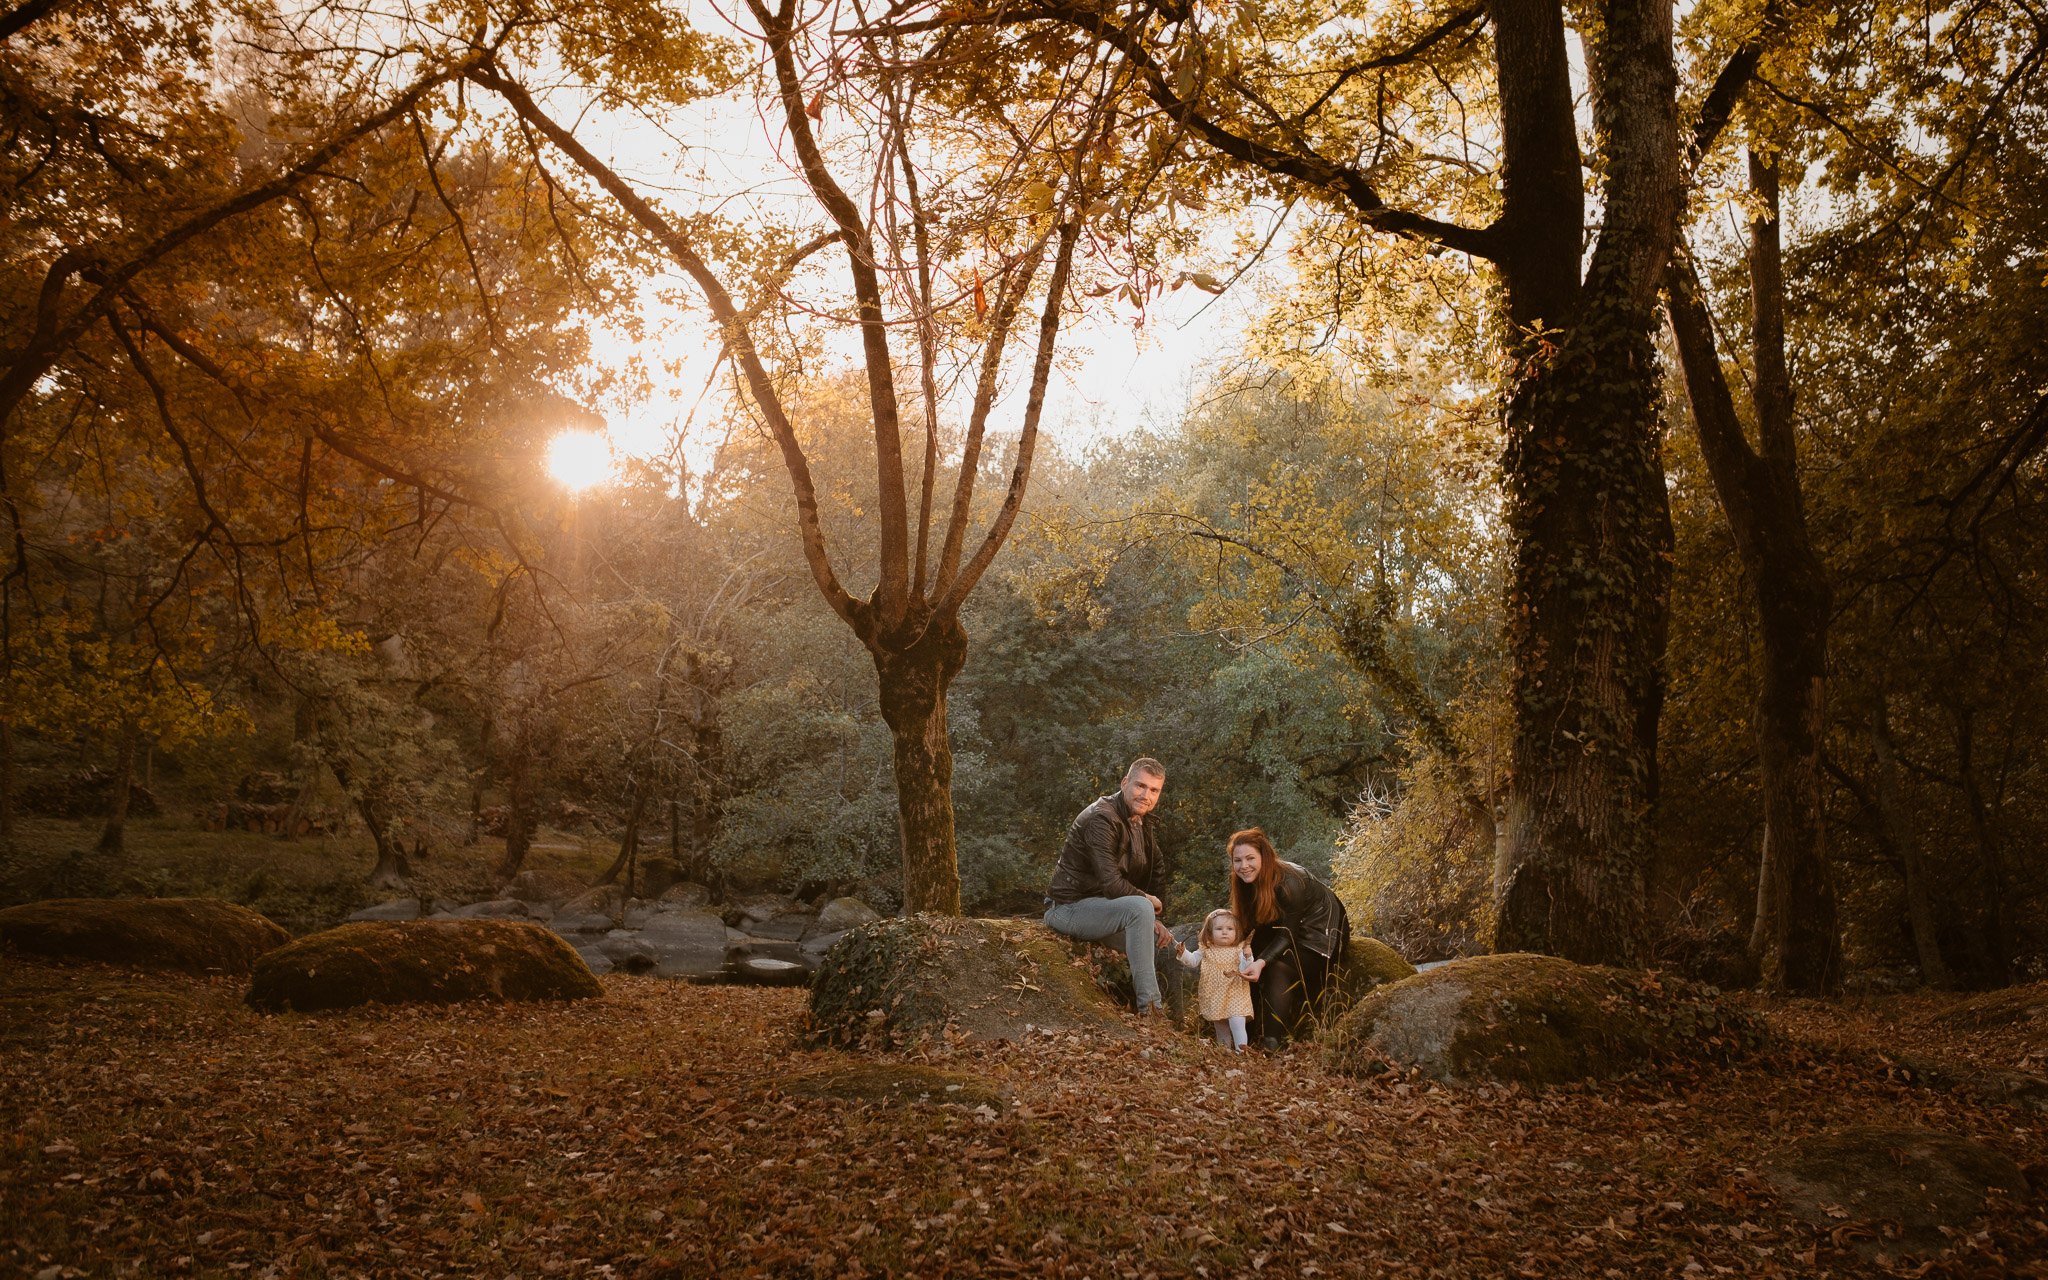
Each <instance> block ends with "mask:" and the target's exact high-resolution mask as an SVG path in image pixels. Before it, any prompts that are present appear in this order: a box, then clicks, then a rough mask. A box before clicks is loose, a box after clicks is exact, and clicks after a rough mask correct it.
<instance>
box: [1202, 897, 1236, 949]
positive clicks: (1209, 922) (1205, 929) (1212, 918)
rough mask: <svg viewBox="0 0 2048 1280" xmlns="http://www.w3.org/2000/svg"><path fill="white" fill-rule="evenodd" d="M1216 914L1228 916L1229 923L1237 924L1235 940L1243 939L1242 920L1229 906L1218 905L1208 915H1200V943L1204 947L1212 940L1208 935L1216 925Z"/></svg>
mask: <svg viewBox="0 0 2048 1280" xmlns="http://www.w3.org/2000/svg"><path fill="white" fill-rule="evenodd" d="M1217 916H1229V917H1230V923H1232V924H1234V925H1236V926H1237V935H1238V936H1237V940H1238V941H1239V942H1243V941H1244V921H1242V920H1240V919H1238V918H1237V912H1235V911H1232V910H1231V909H1230V908H1229V907H1218V908H1216V909H1215V910H1214V911H1211V912H1210V913H1209V914H1208V915H1206V916H1203V917H1202V937H1201V943H1202V945H1203V946H1205V947H1206V946H1208V945H1209V944H1210V942H1211V941H1213V939H1212V938H1211V937H1210V936H1209V935H1210V933H1211V931H1212V930H1214V929H1215V927H1216V917H1217Z"/></svg>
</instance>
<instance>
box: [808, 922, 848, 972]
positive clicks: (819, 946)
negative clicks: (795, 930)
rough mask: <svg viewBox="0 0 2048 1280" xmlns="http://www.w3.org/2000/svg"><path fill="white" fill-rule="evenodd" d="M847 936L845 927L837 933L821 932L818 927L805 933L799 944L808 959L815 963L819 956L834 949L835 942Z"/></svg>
mask: <svg viewBox="0 0 2048 1280" xmlns="http://www.w3.org/2000/svg"><path fill="white" fill-rule="evenodd" d="M845 936H846V930H844V929H841V930H840V931H839V932H837V933H821V932H819V931H818V930H816V929H812V930H811V931H810V932H809V933H807V934H805V935H804V938H803V941H802V942H801V943H800V944H799V950H801V951H802V952H803V953H804V957H805V958H806V959H808V960H810V961H811V962H812V964H813V965H815V964H816V963H817V960H818V959H819V958H822V957H823V956H824V954H825V953H826V952H827V951H830V950H831V949H832V944H833V943H836V942H838V941H839V940H840V939H841V938H843V937H845Z"/></svg>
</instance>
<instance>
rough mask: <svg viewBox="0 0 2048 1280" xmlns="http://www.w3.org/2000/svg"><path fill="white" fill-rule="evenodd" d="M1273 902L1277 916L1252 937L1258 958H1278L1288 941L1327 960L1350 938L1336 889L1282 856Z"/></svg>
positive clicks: (1348, 916)
mask: <svg viewBox="0 0 2048 1280" xmlns="http://www.w3.org/2000/svg"><path fill="white" fill-rule="evenodd" d="M1273 902H1274V905H1276V906H1277V907H1279V908H1280V918H1279V919H1278V920H1274V921H1269V922H1267V923H1266V924H1265V925H1262V926H1261V927H1260V928H1259V929H1258V930H1257V931H1256V932H1255V933H1254V935H1253V939H1252V951H1253V954H1255V955H1256V956H1257V957H1258V958H1259V959H1261V960H1274V959H1278V958H1279V956H1280V953H1281V952H1283V951H1285V950H1287V944H1288V943H1289V942H1290V941H1292V942H1295V943H1297V944H1299V945H1300V946H1302V947H1305V948H1306V949H1308V950H1310V951H1313V952H1315V953H1316V954H1317V955H1319V956H1321V957H1322V958H1323V959H1325V960H1329V959H1333V958H1335V957H1336V955H1337V954H1338V952H1339V951H1340V950H1341V949H1342V948H1343V946H1344V944H1345V943H1346V942H1347V941H1349V940H1350V938H1351V917H1350V915H1349V914H1347V913H1346V912H1345V910H1344V902H1343V900H1342V899H1340V898H1339V897H1338V896H1337V894H1336V891H1335V890H1333V889H1331V888H1330V886H1328V885H1326V884H1324V883H1323V882H1322V881H1320V880H1318V879H1316V878H1315V877H1314V876H1312V875H1310V874H1309V873H1308V872H1306V871H1304V870H1302V869H1301V868H1300V867H1298V866H1295V865H1294V864H1293V863H1291V862H1288V861H1287V860H1285V859H1284V858H1283V859H1282V860H1281V862H1280V883H1279V884H1277V885H1275V886H1274V887H1273ZM1261 935H1263V936H1261Z"/></svg>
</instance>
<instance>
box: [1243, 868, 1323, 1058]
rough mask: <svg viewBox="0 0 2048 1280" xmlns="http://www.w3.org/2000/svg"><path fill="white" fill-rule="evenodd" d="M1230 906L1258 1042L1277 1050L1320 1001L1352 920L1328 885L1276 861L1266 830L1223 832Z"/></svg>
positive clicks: (1299, 869)
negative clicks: (1248, 965) (1248, 952)
mask: <svg viewBox="0 0 2048 1280" xmlns="http://www.w3.org/2000/svg"><path fill="white" fill-rule="evenodd" d="M1229 848H1230V905H1231V909H1232V910H1233V911H1235V912H1236V914H1237V918H1238V919H1239V920H1240V921H1242V922H1243V923H1244V927H1245V928H1247V929H1249V930H1251V944H1252V955H1253V957H1254V962H1255V964H1256V965H1257V968H1258V973H1257V976H1256V977H1253V979H1252V1010H1253V1013H1254V1015H1255V1016H1256V1017H1257V1019H1258V1028H1259V1036H1260V1038H1261V1043H1263V1044H1264V1045H1265V1047H1266V1048H1267V1049H1278V1048H1279V1047H1280V1037H1281V1036H1282V1035H1292V1034H1294V1032H1295V1031H1296V1029H1297V1028H1298V1027H1299V1026H1300V1025H1301V1021H1302V1018H1303V1017H1304V1016H1305V1015H1306V1014H1308V1013H1310V1012H1311V1011H1312V1010H1313V1009H1314V1008H1315V1005H1316V1002H1317V1001H1318V1000H1320V999H1321V998H1322V994H1323V987H1324V985H1325V984H1326V983H1328V982H1329V980H1330V975H1331V973H1333V972H1334V971H1335V970H1336V968H1337V966H1338V965H1339V964H1341V963H1343V960H1344V950H1345V947H1346V946H1347V945H1348V944H1349V943H1350V941H1351V919H1350V917H1349V916H1347V915H1346V914H1345V912H1344V904H1343V903H1342V902H1341V901H1339V900H1338V898H1337V895H1336V894H1335V893H1333V892H1331V890H1330V887H1329V886H1328V885H1326V884H1324V883H1323V882H1322V881H1320V880H1318V879H1316V878H1315V877H1314V876H1312V875H1310V874H1309V873H1308V872H1306V871H1304V870H1302V869H1301V868H1300V867H1297V866H1295V865H1294V864H1293V863H1291V862H1283V861H1281V858H1280V855H1279V853H1278V852H1277V851H1275V850H1274V848H1273V842H1272V841H1271V840H1269V839H1267V838H1266V833H1265V832H1263V831H1261V830H1259V829H1258V828H1257V827H1253V828H1252V829H1251V830H1249V831H1240V832H1238V833H1237V834H1236V835H1233V836H1232V837H1230V845H1229Z"/></svg>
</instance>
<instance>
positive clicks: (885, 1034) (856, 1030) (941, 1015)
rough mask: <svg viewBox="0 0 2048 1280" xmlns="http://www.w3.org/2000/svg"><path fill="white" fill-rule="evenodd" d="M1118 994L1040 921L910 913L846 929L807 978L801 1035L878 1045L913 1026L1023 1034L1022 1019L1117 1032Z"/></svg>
mask: <svg viewBox="0 0 2048 1280" xmlns="http://www.w3.org/2000/svg"><path fill="white" fill-rule="evenodd" d="M1117 1015H1118V1005H1117V1001H1116V999H1115V998H1114V997H1113V996H1111V995H1110V994H1109V993H1108V992H1106V991H1104V990H1103V989H1102V988H1101V987H1100V986H1098V985H1097V983H1096V981H1095V979H1094V977H1093V975H1092V974H1091V971H1090V970H1089V968H1088V964H1087V960H1086V958H1085V957H1080V956H1076V955H1075V954H1074V952H1073V950H1072V949H1071V945H1070V944H1069V943H1068V941H1067V940H1066V939H1065V938H1062V937H1060V936H1059V935H1058V934H1056V933H1054V932H1053V931H1052V930H1050V929H1047V928H1046V927H1045V926H1044V925H1041V924H1038V923H1036V922H1032V921H1022V920H962V919H951V918H943V917H938V916H913V917H911V918H909V919H904V920H880V921H876V922H875V923H873V924H870V925H864V926H862V927H861V928H858V929H853V930H849V931H848V932H847V934H846V936H845V937H843V938H841V939H840V940H839V941H838V942H837V943H835V944H834V945H833V947H832V949H831V950H830V951H828V952H826V953H825V957H824V960H823V962H822V963H821V964H820V965H819V967H818V973H817V976H816V977H815V978H813V979H812V981H811V1001H810V1011H809V1014H808V1016H807V1017H806V1019H805V1026H804V1034H805V1038H806V1039H807V1040H808V1041H809V1042H810V1043H812V1044H836V1045H855V1044H869V1045H877V1046H886V1045H891V1044H895V1043H899V1042H901V1041H902V1040H904V1039H906V1038H909V1037H912V1036H917V1035H932V1034H952V1035H957V1036H963V1037H966V1038H969V1039H1003V1040H1016V1039H1021V1038H1022V1037H1023V1036H1024V1034H1025V1032H1026V1029H1027V1028H1032V1027H1041V1028H1045V1029H1048V1030H1080V1029H1085V1028H1096V1029H1102V1030H1113V1031H1115V1032H1117V1033H1119V1034H1122V1033H1125V1032H1126V1029H1125V1028H1124V1026H1123V1023H1122V1021H1121V1020H1120V1019H1119V1017H1118V1016H1117Z"/></svg>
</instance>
